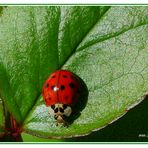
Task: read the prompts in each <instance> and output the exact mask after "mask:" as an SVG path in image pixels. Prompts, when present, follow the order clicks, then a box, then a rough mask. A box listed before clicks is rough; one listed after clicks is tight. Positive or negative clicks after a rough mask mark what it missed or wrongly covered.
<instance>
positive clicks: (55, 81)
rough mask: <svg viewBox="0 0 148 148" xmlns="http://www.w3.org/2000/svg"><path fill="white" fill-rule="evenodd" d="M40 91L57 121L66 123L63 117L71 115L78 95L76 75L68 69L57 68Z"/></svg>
mask: <svg viewBox="0 0 148 148" xmlns="http://www.w3.org/2000/svg"><path fill="white" fill-rule="evenodd" d="M42 91H43V98H44V101H45V104H46V106H47V107H49V113H50V114H51V115H53V116H54V118H55V119H56V120H57V123H62V124H66V121H65V117H69V116H70V115H71V113H72V109H73V107H74V106H75V104H76V103H77V101H78V99H79V96H80V95H79V92H80V82H79V79H78V77H77V76H76V75H75V74H73V73H72V72H70V71H68V70H57V71H55V72H54V73H52V74H51V75H50V76H49V78H48V79H47V80H46V81H45V83H44V85H43V88H42Z"/></svg>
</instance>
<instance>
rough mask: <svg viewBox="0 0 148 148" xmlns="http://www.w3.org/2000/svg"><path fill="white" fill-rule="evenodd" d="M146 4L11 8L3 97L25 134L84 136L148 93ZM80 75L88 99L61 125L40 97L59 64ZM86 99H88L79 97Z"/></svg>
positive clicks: (1, 34) (3, 33)
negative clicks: (82, 106)
mask: <svg viewBox="0 0 148 148" xmlns="http://www.w3.org/2000/svg"><path fill="white" fill-rule="evenodd" d="M147 14H148V7H147V6H146V7H136V6H129V7H127V6H122V7H119V6H118V7H115V6H112V7H104V6H95V7H91V6H84V7H82V6H81V7H80V6H74V7H72V6H66V7H65V6H49V7H48V6H45V7H7V8H6V9H5V10H4V11H3V16H1V18H0V76H1V79H0V95H1V97H2V99H3V100H4V102H5V104H6V106H7V108H8V110H9V111H10V112H11V113H12V114H13V116H14V117H15V118H16V120H17V121H18V122H20V123H22V124H23V130H24V132H27V133H30V134H32V135H38V136H40V137H46V138H51V137H52V138H64V137H72V136H78V135H85V134H88V133H90V132H91V131H93V130H96V129H100V128H102V127H104V126H106V125H107V124H109V123H111V122H112V121H114V120H115V119H117V118H119V117H120V116H122V115H123V114H125V113H126V111H127V110H128V109H129V108H131V107H132V106H134V105H135V104H137V103H139V102H140V101H142V96H143V95H145V94H146V93H147V90H148V77H147V73H148V61H147V57H148V50H147V44H148V15H147ZM60 68H62V69H68V70H71V71H72V72H74V73H76V74H77V75H78V76H79V77H80V78H81V79H82V80H83V81H84V82H85V84H86V85H87V88H88V93H89V95H88V102H87V104H86V106H85V108H84V109H83V110H82V112H81V114H80V116H79V117H78V118H76V119H75V120H74V122H73V123H72V124H71V125H70V126H69V127H68V128H66V127H61V126H59V127H57V126H56V124H55V121H54V119H53V118H52V117H51V116H49V114H48V108H46V106H45V105H44V102H43V99H42V96H41V87H42V84H43V83H44V81H45V80H46V79H47V77H48V76H49V74H51V73H52V72H53V71H55V70H56V69H60ZM81 99H83V97H82V98H81Z"/></svg>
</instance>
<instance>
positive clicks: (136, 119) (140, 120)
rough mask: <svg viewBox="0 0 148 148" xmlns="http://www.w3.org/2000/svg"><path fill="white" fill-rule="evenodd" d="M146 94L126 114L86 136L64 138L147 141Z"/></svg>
mask: <svg viewBox="0 0 148 148" xmlns="http://www.w3.org/2000/svg"><path fill="white" fill-rule="evenodd" d="M147 108H148V96H146V97H145V99H144V100H143V101H142V102H141V103H140V104H139V105H137V106H136V107H134V108H133V109H131V110H129V111H128V113H127V114H126V115H124V116H123V117H122V118H120V119H119V120H117V121H116V122H114V123H112V124H110V125H108V126H107V127H105V128H103V129H101V130H99V131H96V132H92V133H91V134H89V135H88V136H82V137H77V138H69V139H65V141H68V142H70V141H72V142H147V141H148V124H147V123H148V118H147V117H148V112H147Z"/></svg>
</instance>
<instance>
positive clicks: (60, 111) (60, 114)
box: [49, 104, 72, 124]
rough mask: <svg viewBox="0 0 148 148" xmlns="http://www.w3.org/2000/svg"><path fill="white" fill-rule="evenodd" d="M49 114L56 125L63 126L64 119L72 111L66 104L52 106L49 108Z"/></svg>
mask: <svg viewBox="0 0 148 148" xmlns="http://www.w3.org/2000/svg"><path fill="white" fill-rule="evenodd" d="M49 113H50V114H51V115H53V116H54V118H55V120H56V121H57V123H61V124H65V123H66V122H65V118H66V117H69V116H70V115H71V113H72V109H71V107H70V106H68V105H66V104H54V105H51V106H50V107H49Z"/></svg>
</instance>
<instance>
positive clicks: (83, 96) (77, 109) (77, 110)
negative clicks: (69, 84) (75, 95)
mask: <svg viewBox="0 0 148 148" xmlns="http://www.w3.org/2000/svg"><path fill="white" fill-rule="evenodd" d="M76 77H77V78H78V80H79V82H80V84H81V85H80V92H79V93H80V97H79V100H78V102H77V103H76V105H75V106H74V107H73V113H72V114H71V116H70V117H68V118H67V122H68V123H69V125H70V124H72V123H73V122H74V120H75V119H77V118H78V117H79V116H80V115H81V111H82V110H83V109H84V108H85V106H86V104H87V100H88V88H87V85H86V84H85V82H84V81H83V80H82V79H81V78H80V77H78V76H77V75H76Z"/></svg>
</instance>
